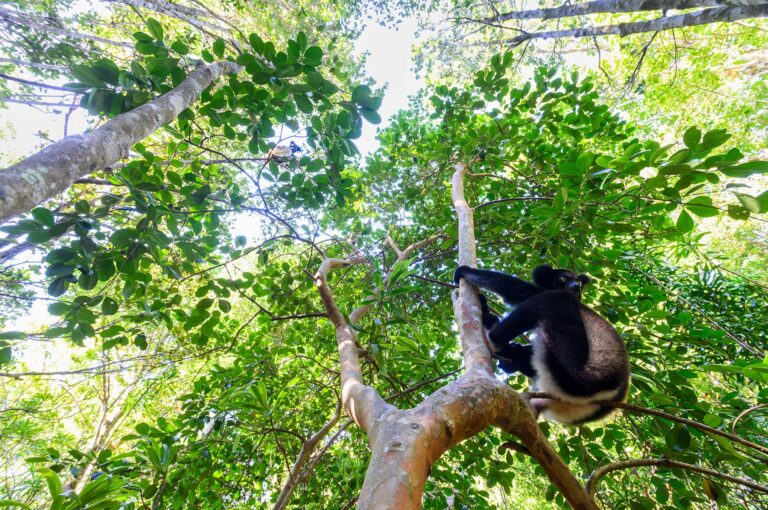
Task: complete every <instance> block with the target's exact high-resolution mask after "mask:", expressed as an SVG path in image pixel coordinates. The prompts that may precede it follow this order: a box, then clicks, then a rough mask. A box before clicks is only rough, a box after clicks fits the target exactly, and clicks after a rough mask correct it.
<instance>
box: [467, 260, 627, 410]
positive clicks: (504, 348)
mask: <svg viewBox="0 0 768 510" xmlns="http://www.w3.org/2000/svg"><path fill="white" fill-rule="evenodd" d="M462 278H465V279H466V280H467V281H469V282H470V283H472V284H474V285H476V286H478V287H480V288H481V289H485V290H488V291H491V292H493V293H494V294H498V295H499V296H501V297H502V298H503V299H504V301H505V302H506V303H507V304H508V305H510V306H512V307H513V309H512V311H511V312H510V313H509V314H507V315H506V316H505V317H503V318H500V317H498V316H496V315H494V314H493V313H491V311H490V309H489V308H488V301H487V299H486V297H485V296H483V295H482V294H481V295H480V300H481V305H482V311H483V326H485V329H486V331H487V333H488V339H489V340H490V342H491V345H492V347H493V349H494V350H495V353H494V355H495V357H496V358H498V359H499V360H500V362H499V368H501V369H502V370H504V371H505V372H508V373H511V372H520V373H522V374H525V375H526V376H528V377H530V378H531V379H532V380H533V386H532V390H533V391H542V392H546V393H549V394H551V395H553V396H556V397H557V398H558V400H552V399H532V400H531V404H532V405H533V407H534V408H536V409H537V410H538V411H540V412H541V413H542V414H544V416H545V417H547V418H550V419H554V420H556V421H559V422H562V423H569V424H580V423H585V422H589V421H593V420H598V419H600V418H603V417H605V416H607V415H608V414H610V413H611V411H613V408H612V407H610V406H604V405H599V404H594V403H593V402H595V401H599V400H612V401H622V400H624V399H625V398H626V395H627V391H628V388H629V359H628V357H627V351H626V348H625V347H624V342H622V340H621V337H619V334H618V333H617V332H616V330H615V329H614V328H613V326H611V325H610V324H609V323H608V321H606V320H605V319H603V318H602V317H600V316H599V315H598V314H596V313H595V312H594V311H593V310H592V309H590V308H588V307H586V306H584V305H583V304H581V290H582V287H583V286H584V285H586V284H588V283H589V282H590V279H589V277H588V276H587V275H583V274H576V273H574V272H572V271H568V270H566V269H553V268H552V267H551V266H549V265H541V266H538V267H536V269H534V270H533V283H530V282H527V281H525V280H522V279H520V278H517V277H515V276H512V275H509V274H506V273H501V272H498V271H483V270H480V269H474V268H471V267H468V266H460V267H459V268H458V269H456V272H455V273H454V275H453V279H454V281H455V282H456V283H457V284H458V283H459V281H460V280H461V279H462ZM527 331H533V335H532V337H531V343H530V344H526V345H521V344H519V343H516V342H513V341H512V340H514V339H515V338H516V337H518V336H520V335H521V334H523V333H525V332H527Z"/></svg>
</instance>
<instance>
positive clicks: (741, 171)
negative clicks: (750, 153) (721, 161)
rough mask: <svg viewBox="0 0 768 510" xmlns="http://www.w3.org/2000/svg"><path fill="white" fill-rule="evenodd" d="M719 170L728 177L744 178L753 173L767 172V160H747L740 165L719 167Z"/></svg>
mask: <svg viewBox="0 0 768 510" xmlns="http://www.w3.org/2000/svg"><path fill="white" fill-rule="evenodd" d="M720 172H722V173H723V174H725V175H727V176H728V177H736V178H745V177H749V176H750V175H754V174H764V173H768V161H748V162H746V163H742V164H740V165H733V166H729V167H725V168H721V169H720Z"/></svg>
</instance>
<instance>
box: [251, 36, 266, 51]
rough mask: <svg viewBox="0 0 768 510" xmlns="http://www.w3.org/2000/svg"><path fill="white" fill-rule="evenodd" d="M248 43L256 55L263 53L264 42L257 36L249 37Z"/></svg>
mask: <svg viewBox="0 0 768 510" xmlns="http://www.w3.org/2000/svg"><path fill="white" fill-rule="evenodd" d="M248 42H249V43H250V44H251V48H253V49H254V50H255V51H256V53H259V54H261V53H262V52H263V51H264V41H263V40H262V39H261V37H259V36H258V35H256V34H251V35H249V36H248Z"/></svg>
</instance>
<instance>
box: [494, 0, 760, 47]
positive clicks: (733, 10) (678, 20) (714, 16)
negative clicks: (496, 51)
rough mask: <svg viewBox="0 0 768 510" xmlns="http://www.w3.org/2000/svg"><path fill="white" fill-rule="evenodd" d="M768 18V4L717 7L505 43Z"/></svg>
mask: <svg viewBox="0 0 768 510" xmlns="http://www.w3.org/2000/svg"><path fill="white" fill-rule="evenodd" d="M764 16H768V3H762V4H758V5H746V6H739V7H718V8H714V9H703V10H700V11H695V12H689V13H687V14H678V15H675V16H663V17H661V18H656V19H652V20H648V21H634V22H630V23H618V24H616V25H605V26H600V27H585V28H573V29H567V30H551V31H546V32H531V33H524V34H521V35H518V36H517V37H513V38H512V39H507V40H506V42H507V43H508V44H509V45H510V46H517V45H519V44H521V43H523V42H525V41H528V40H531V39H561V38H564V37H575V38H578V37H597V36H603V35H619V36H622V37H624V36H626V35H630V34H639V33H643V32H661V31H664V30H672V29H675V28H682V27H692V26H696V25H706V24H709V23H719V22H731V21H738V20H741V19H749V18H759V17H764Z"/></svg>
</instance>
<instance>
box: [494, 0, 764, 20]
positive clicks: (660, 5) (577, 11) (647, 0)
mask: <svg viewBox="0 0 768 510" xmlns="http://www.w3.org/2000/svg"><path fill="white" fill-rule="evenodd" d="M761 3H765V2H764V0H595V1H593V2H584V3H580V4H565V5H561V6H559V7H550V8H546V9H528V10H524V11H510V12H505V13H502V14H498V15H496V16H491V17H489V18H484V19H482V20H481V21H482V22H484V23H499V22H501V21H507V20H510V19H545V20H546V19H557V18H570V17H572V16H583V15H586V14H597V13H618V12H639V11H660V10H670V9H691V8H694V7H728V6H739V5H756V4H761Z"/></svg>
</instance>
